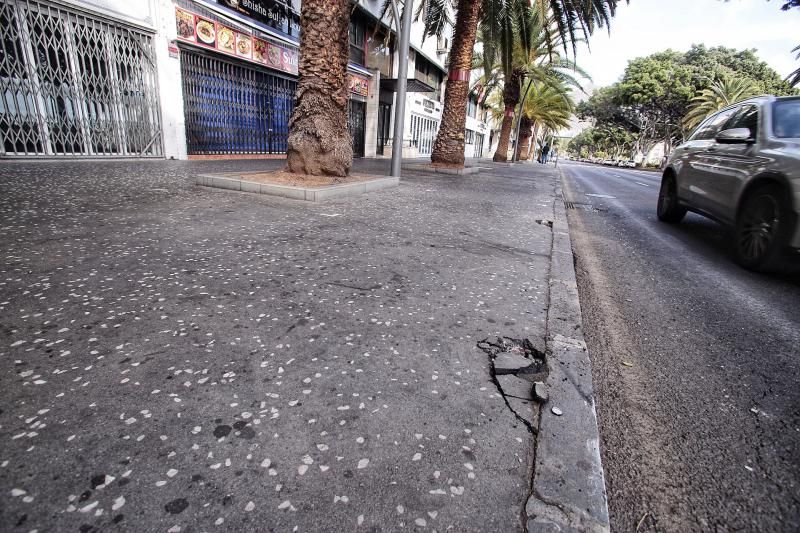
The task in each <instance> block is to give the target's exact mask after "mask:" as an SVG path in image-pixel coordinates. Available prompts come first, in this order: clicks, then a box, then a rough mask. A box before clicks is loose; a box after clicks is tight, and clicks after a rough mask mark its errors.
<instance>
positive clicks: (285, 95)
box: [181, 49, 297, 155]
mask: <svg viewBox="0 0 800 533" xmlns="http://www.w3.org/2000/svg"><path fill="white" fill-rule="evenodd" d="M181 70H182V73H183V100H184V108H185V114H186V142H187V149H188V152H189V154H190V155H216V154H221V155H226V154H283V153H286V148H287V139H288V137H289V117H290V116H291V115H292V110H293V109H294V92H295V89H296V87H297V82H296V81H294V80H293V79H290V78H287V77H284V76H278V75H275V74H273V73H272V71H268V70H266V69H260V68H258V67H251V66H250V65H249V64H245V63H243V62H240V61H236V60H228V59H223V58H220V57H219V56H212V55H210V54H205V53H203V52H201V51H197V52H195V51H193V50H192V51H189V50H186V49H183V50H182V51H181Z"/></svg>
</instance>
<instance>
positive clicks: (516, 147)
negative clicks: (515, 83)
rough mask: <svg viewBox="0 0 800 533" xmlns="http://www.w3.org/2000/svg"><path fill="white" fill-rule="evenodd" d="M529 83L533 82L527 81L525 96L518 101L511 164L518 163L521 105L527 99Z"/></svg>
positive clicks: (529, 88)
mask: <svg viewBox="0 0 800 533" xmlns="http://www.w3.org/2000/svg"><path fill="white" fill-rule="evenodd" d="M531 83H533V80H528V86H527V87H526V88H525V94H524V95H523V96H522V100H520V101H519V109H518V110H517V130H516V132H514V153H513V154H511V162H512V163H513V162H514V161H519V125H520V123H521V122H522V105H523V104H524V103H525V99H526V98H527V97H528V91H530V90H531ZM521 84H522V81H520V85H521ZM520 88H521V87H520Z"/></svg>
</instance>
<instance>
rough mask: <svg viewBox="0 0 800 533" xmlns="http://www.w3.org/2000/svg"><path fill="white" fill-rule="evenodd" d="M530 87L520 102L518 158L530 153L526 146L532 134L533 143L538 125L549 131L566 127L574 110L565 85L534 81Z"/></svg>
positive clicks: (524, 157) (523, 157)
mask: <svg viewBox="0 0 800 533" xmlns="http://www.w3.org/2000/svg"><path fill="white" fill-rule="evenodd" d="M531 89H532V90H531V91H529V92H528V94H527V95H526V97H525V100H524V101H523V103H522V116H521V117H520V129H519V142H518V143H517V146H518V147H519V148H518V156H519V159H526V158H528V157H530V155H532V152H533V151H531V152H529V148H528V146H529V141H530V138H531V136H532V137H533V140H534V143H535V141H536V135H537V133H538V130H539V127H542V126H543V127H544V128H545V129H546V130H550V131H559V130H561V129H563V128H566V127H568V126H569V121H570V118H571V117H572V114H573V113H574V111H575V103H574V102H573V101H572V98H571V97H570V96H569V89H567V88H566V87H563V86H561V87H554V86H552V85H546V84H544V83H534V84H532V87H531ZM534 151H535V150H534Z"/></svg>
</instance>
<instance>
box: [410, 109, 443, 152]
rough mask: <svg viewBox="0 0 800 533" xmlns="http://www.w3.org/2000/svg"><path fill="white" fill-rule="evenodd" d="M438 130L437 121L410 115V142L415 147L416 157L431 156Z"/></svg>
mask: <svg viewBox="0 0 800 533" xmlns="http://www.w3.org/2000/svg"><path fill="white" fill-rule="evenodd" d="M438 129H439V123H438V122H437V121H435V120H433V119H431V118H427V117H423V116H420V115H414V114H412V115H411V141H412V143H413V144H414V145H415V146H416V147H417V154H418V155H431V153H432V152H433V141H434V139H436V132H437V131H438Z"/></svg>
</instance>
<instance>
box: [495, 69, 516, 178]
mask: <svg viewBox="0 0 800 533" xmlns="http://www.w3.org/2000/svg"><path fill="white" fill-rule="evenodd" d="M522 75H523V72H522V69H521V68H520V67H516V68H514V70H512V71H511V73H510V75H508V76H506V80H505V83H504V85H503V103H504V104H505V113H504V114H503V125H502V127H501V128H500V140H499V141H498V143H497V151H496V152H495V153H494V157H492V160H493V161H495V162H503V161H508V141H509V139H510V137H511V123H512V121H513V120H514V109H516V107H517V104H518V103H519V98H520V92H521V87H520V81H521V80H522Z"/></svg>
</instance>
